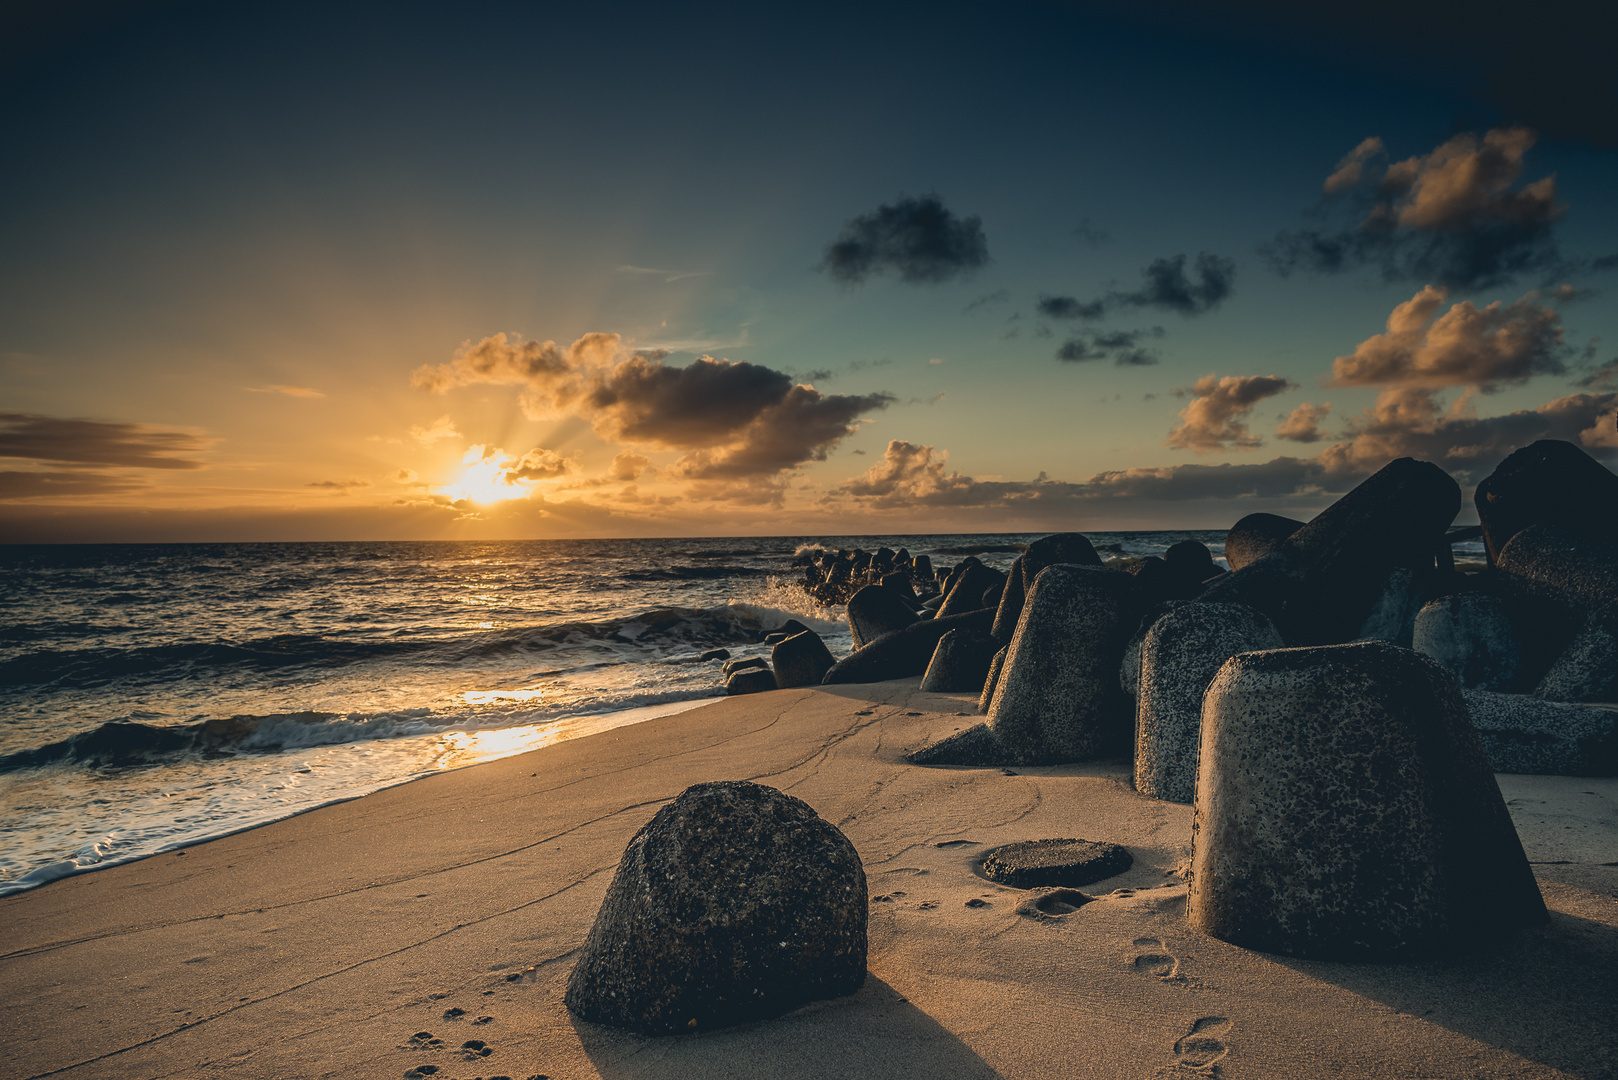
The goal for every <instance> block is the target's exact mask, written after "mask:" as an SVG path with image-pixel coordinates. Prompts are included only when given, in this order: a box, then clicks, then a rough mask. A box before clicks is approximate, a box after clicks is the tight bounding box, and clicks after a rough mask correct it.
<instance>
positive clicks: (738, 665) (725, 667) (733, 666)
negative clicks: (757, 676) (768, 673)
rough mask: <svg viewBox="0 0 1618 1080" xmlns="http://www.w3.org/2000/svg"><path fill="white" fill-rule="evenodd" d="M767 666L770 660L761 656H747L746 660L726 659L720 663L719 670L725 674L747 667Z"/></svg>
mask: <svg viewBox="0 0 1618 1080" xmlns="http://www.w3.org/2000/svg"><path fill="white" fill-rule="evenodd" d="M769 666H770V662H769V661H768V660H766V659H764V658H763V657H762V656H749V657H748V658H747V659H746V660H727V661H726V662H725V663H724V664H722V665H720V668H719V670H720V671H722V672H724V673H725V674H726V675H734V674H736V673H737V672H738V671H746V670H747V669H748V668H767V667H769Z"/></svg>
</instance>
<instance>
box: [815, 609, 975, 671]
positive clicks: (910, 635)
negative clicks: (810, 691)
mask: <svg viewBox="0 0 1618 1080" xmlns="http://www.w3.org/2000/svg"><path fill="white" fill-rule="evenodd" d="M993 619H994V612H992V611H989V610H988V609H986V608H985V609H984V610H982V611H969V612H967V613H966V614H965V615H950V616H942V615H940V616H937V617H935V618H931V619H923V620H921V621H920V622H914V623H911V624H910V625H909V626H907V627H905V628H904V629H902V630H895V631H893V632H892V633H888V634H883V635H882V636H881V637H879V638H877V639H876V640H875V641H870V642H867V643H866V644H865V645H863V646H861V647H860V648H858V649H856V650H854V651H853V652H851V653H849V654H848V655H847V656H845V657H843V658H842V659H841V660H839V661H837V663H836V664H835V665H834V666H833V667H832V669H831V670H830V671H828V672H826V677H825V678H824V679H823V680H821V681H822V682H823V683H825V684H827V685H835V684H837V683H869V682H885V681H887V680H888V679H905V678H909V677H910V676H912V675H920V674H922V673H923V672H925V671H926V670H927V664H928V662H929V661H931V660H932V658H933V650H934V649H936V648H937V647H938V639H939V638H941V637H943V636H944V635H945V634H947V633H949V632H950V631H951V630H955V629H960V628H966V629H971V630H977V631H979V632H982V633H987V632H988V630H989V626H990V624H991V623H992V621H993Z"/></svg>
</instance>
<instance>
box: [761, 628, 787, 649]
mask: <svg viewBox="0 0 1618 1080" xmlns="http://www.w3.org/2000/svg"><path fill="white" fill-rule="evenodd" d="M789 636H790V635H788V634H783V633H782V632H781V631H779V630H776V631H774V632H772V633H768V634H765V635H764V644H766V645H779V644H780V643H781V642H783V641H785V640H786V639H787V638H788V637H789Z"/></svg>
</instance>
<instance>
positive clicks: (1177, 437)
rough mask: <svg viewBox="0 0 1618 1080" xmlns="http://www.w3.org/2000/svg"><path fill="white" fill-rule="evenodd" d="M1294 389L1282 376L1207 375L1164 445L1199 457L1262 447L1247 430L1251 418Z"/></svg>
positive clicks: (1198, 381) (1195, 390)
mask: <svg viewBox="0 0 1618 1080" xmlns="http://www.w3.org/2000/svg"><path fill="white" fill-rule="evenodd" d="M1295 388H1296V384H1294V383H1293V382H1292V381H1291V380H1290V379H1283V378H1282V377H1281V376H1279V375H1226V376H1225V377H1224V378H1222V379H1221V378H1219V377H1218V376H1217V375H1204V376H1203V377H1202V378H1200V379H1198V380H1197V382H1196V385H1195V386H1193V387H1192V388H1191V392H1192V394H1194V395H1195V396H1194V397H1193V398H1192V399H1191V403H1190V404H1188V405H1187V406H1186V407H1185V408H1183V409H1181V410H1180V422H1179V423H1178V424H1176V425H1175V426H1174V428H1173V429H1172V430H1170V431H1169V437H1168V439H1166V440H1165V445H1167V446H1172V447H1176V448H1178V449H1181V450H1191V451H1192V452H1194V453H1198V454H1209V453H1213V452H1214V451H1216V450H1225V449H1230V448H1236V449H1244V450H1245V449H1251V448H1253V447H1255V446H1260V445H1262V440H1260V439H1258V438H1257V437H1255V436H1254V435H1253V433H1252V432H1251V431H1249V430H1248V429H1247V424H1246V420H1247V416H1248V414H1249V413H1251V412H1252V411H1253V406H1255V405H1257V404H1258V403H1259V402H1260V401H1263V400H1264V399H1265V398H1268V397H1274V396H1275V395H1276V394H1280V393H1284V392H1285V391H1287V390H1292V389H1295Z"/></svg>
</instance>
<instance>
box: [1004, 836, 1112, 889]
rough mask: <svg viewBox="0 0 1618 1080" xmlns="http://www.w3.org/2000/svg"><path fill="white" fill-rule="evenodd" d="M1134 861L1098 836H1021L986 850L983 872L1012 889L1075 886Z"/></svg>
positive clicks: (1100, 877) (1095, 880) (1105, 874)
mask: <svg viewBox="0 0 1618 1080" xmlns="http://www.w3.org/2000/svg"><path fill="white" fill-rule="evenodd" d="M1134 865H1135V858H1134V856H1132V855H1130V854H1129V849H1128V848H1124V847H1120V846H1119V845H1117V844H1109V843H1105V842H1104V841H1099V840H1024V841H1022V842H1021V843H1017V844H1006V845H1005V846H1003V847H997V848H995V849H994V850H992V851H990V852H989V853H988V855H987V856H985V857H984V859H983V876H984V877H986V878H988V879H989V880H990V881H994V882H998V883H999V884H1001V885H1009V886H1010V887H1011V888H1013V889H1039V888H1050V887H1052V886H1066V887H1068V888H1075V889H1076V888H1078V887H1079V886H1080V885H1090V884H1093V883H1094V882H1097V881H1105V880H1106V879H1107V878H1110V877H1117V876H1118V875H1119V874H1122V873H1123V872H1124V871H1126V870H1128V869H1129V868H1130V867H1131V866H1134Z"/></svg>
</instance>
